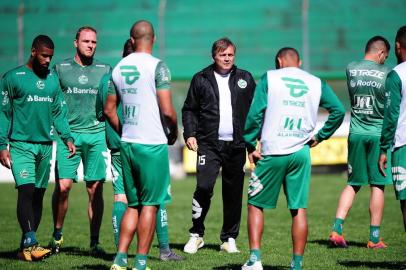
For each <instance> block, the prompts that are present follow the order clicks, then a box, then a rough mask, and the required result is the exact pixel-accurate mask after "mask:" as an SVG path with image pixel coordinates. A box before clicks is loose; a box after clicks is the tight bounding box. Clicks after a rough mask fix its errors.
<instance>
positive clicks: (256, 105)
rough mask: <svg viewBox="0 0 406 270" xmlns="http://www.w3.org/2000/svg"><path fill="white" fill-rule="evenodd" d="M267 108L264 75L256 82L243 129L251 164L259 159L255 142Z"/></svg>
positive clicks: (266, 81) (266, 87) (266, 79)
mask: <svg viewBox="0 0 406 270" xmlns="http://www.w3.org/2000/svg"><path fill="white" fill-rule="evenodd" d="M267 106H268V78H267V73H265V74H264V75H263V76H262V77H261V80H260V81H259V82H258V84H257V86H256V88H255V92H254V98H253V100H252V104H251V107H250V110H249V112H248V116H247V120H246V122H245V128H244V140H245V145H246V147H247V151H248V153H249V155H248V158H249V159H250V162H251V163H254V162H256V160H258V159H261V158H262V157H261V155H260V153H259V152H258V151H257V150H256V146H257V140H258V138H259V136H260V132H261V129H262V124H263V120H264V114H265V110H266V108H267Z"/></svg>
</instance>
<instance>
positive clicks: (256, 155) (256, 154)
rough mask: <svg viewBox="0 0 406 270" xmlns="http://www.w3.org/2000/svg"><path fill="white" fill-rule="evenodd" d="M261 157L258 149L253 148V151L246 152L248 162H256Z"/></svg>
mask: <svg viewBox="0 0 406 270" xmlns="http://www.w3.org/2000/svg"><path fill="white" fill-rule="evenodd" d="M261 159H263V157H262V155H261V153H260V152H259V151H258V150H255V151H254V152H251V153H249V154H248V160H249V161H250V163H251V164H252V163H254V164H257V162H258V160H261Z"/></svg>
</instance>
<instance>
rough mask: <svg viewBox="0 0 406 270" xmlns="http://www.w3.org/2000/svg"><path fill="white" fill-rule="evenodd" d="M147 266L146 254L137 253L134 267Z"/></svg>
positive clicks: (138, 268) (143, 268) (139, 268)
mask: <svg viewBox="0 0 406 270" xmlns="http://www.w3.org/2000/svg"><path fill="white" fill-rule="evenodd" d="M146 268H147V254H139V253H137V254H136V255H135V269H137V270H145V269H146Z"/></svg>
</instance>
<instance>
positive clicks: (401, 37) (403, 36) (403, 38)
mask: <svg viewBox="0 0 406 270" xmlns="http://www.w3.org/2000/svg"><path fill="white" fill-rule="evenodd" d="M395 41H396V42H399V44H400V47H402V48H404V49H406V25H404V26H402V27H400V28H399V30H398V32H397V33H396V39H395Z"/></svg>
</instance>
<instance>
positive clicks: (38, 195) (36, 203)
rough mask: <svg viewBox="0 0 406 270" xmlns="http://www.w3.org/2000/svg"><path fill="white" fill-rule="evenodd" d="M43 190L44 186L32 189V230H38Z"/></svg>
mask: <svg viewBox="0 0 406 270" xmlns="http://www.w3.org/2000/svg"><path fill="white" fill-rule="evenodd" d="M45 191H46V189H45V188H35V190H34V197H33V200H32V207H33V211H34V231H37V230H38V227H39V224H40V222H41V217H42V209H43V201H44V195H45Z"/></svg>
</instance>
